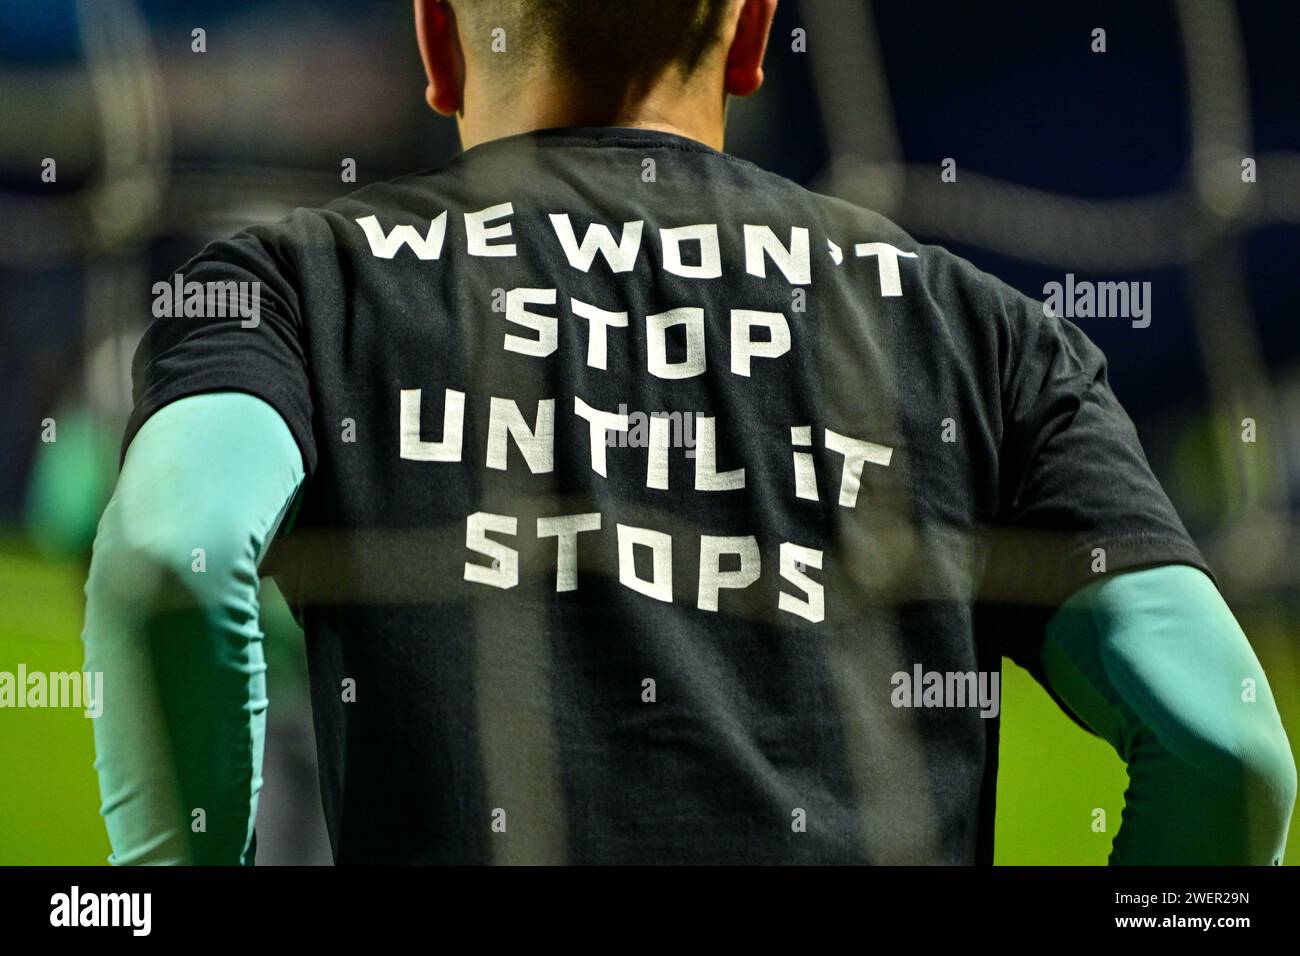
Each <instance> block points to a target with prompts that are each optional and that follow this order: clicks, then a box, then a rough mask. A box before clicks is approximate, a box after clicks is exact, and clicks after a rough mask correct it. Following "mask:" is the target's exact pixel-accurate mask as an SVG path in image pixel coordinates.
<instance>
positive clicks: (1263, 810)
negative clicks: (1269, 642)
mask: <svg viewBox="0 0 1300 956" xmlns="http://www.w3.org/2000/svg"><path fill="white" fill-rule="evenodd" d="M1042 661H1043V668H1044V670H1045V671H1046V674H1047V677H1048V680H1049V682H1050V684H1051V687H1052V689H1053V690H1054V691H1055V692H1056V693H1057V694H1058V695H1059V696H1060V698H1061V699H1062V700H1063V701H1065V703H1066V704H1068V705H1069V707H1070V709H1071V710H1073V711H1074V712H1075V713H1076V714H1077V715H1078V716H1079V718H1080V719H1081V720H1083V722H1084V723H1086V724H1087V725H1088V726H1089V727H1090V728H1092V730H1093V731H1094V732H1096V733H1097V735H1098V736H1100V737H1102V738H1103V739H1105V740H1106V741H1107V742H1109V743H1110V744H1111V745H1112V746H1113V747H1114V748H1115V749H1116V751H1117V752H1118V753H1119V755H1120V757H1121V758H1122V759H1123V760H1124V762H1125V764H1127V766H1128V774H1129V787H1128V790H1127V791H1126V793H1125V795H1124V804H1125V806H1124V818H1123V825H1122V827H1121V828H1120V831H1119V833H1118V834H1117V835H1116V837H1115V843H1114V848H1113V850H1112V853H1111V862H1112V863H1115V864H1135V863H1136V864H1221V865H1227V864H1261V863H1263V864H1267V863H1279V862H1280V861H1281V858H1282V853H1283V850H1284V848H1285V846H1286V835H1287V826H1288V823H1289V821H1290V817H1291V810H1292V806H1293V805H1294V803H1295V796H1296V769H1295V762H1294V760H1293V758H1292V756H1291V752H1290V749H1289V746H1288V742H1287V737H1286V732H1285V731H1284V730H1283V729H1282V723H1281V720H1280V718H1279V716H1278V712H1277V707H1276V705H1275V704H1274V702H1273V695H1272V693H1271V691H1270V690H1269V686H1268V681H1267V680H1266V678H1265V677H1264V672H1263V669H1262V668H1261V667H1260V664H1259V661H1258V660H1257V659H1256V657H1255V654H1254V652H1253V651H1252V650H1251V647H1250V644H1249V642H1248V641H1247V640H1246V637H1245V635H1244V634H1243V633H1242V631H1241V628H1240V627H1239V626H1238V625H1237V622H1236V620H1235V619H1234V618H1233V616H1232V612H1231V611H1230V610H1229V609H1228V606H1227V605H1226V604H1225V603H1224V601H1223V598H1222V597H1220V596H1219V592H1218V590H1217V589H1216V588H1215V587H1214V585H1213V583H1212V582H1211V581H1210V579H1209V578H1208V577H1206V576H1205V575H1204V574H1203V573H1202V572H1200V571H1198V570H1197V569H1195V568H1192V567H1187V566H1182V565H1167V566H1164V567H1157V568H1151V569H1148V570H1144V571H1134V572H1129V573H1126V574H1121V575H1117V576H1114V577H1108V578H1105V579H1104V580H1102V581H1098V582H1097V583H1095V584H1091V585H1089V586H1088V587H1085V588H1083V589H1082V590H1081V591H1079V592H1078V593H1076V594H1075V595H1074V596H1073V597H1072V598H1070V600H1069V601H1067V602H1066V603H1065V604H1064V605H1063V606H1062V607H1061V609H1060V611H1058V612H1057V614H1056V615H1055V616H1054V617H1053V618H1052V621H1051V623H1050V624H1049V625H1048V630H1047V638H1046V641H1045V643H1044V646H1043V656H1042ZM1247 679H1249V680H1250V681H1253V689H1254V697H1253V699H1251V698H1250V695H1249V694H1248V693H1247V687H1248V686H1249V685H1247V684H1246V683H1245V682H1246V681H1247Z"/></svg>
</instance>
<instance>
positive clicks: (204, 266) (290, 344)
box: [122, 227, 316, 475]
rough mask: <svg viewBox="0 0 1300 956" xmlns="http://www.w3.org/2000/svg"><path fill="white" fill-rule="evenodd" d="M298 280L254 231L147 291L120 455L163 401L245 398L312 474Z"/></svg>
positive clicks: (267, 237) (270, 237)
mask: <svg viewBox="0 0 1300 956" xmlns="http://www.w3.org/2000/svg"><path fill="white" fill-rule="evenodd" d="M296 279H297V277H296V274H295V271H294V268H293V265H292V263H291V261H290V260H289V258H288V257H286V256H285V255H284V254H283V253H282V251H281V249H280V248H279V246H278V244H277V241H276V239H275V231H274V227H256V228H253V229H249V230H247V231H245V232H242V233H240V234H238V235H236V236H234V237H233V238H231V239H222V240H218V241H216V242H213V243H211V244H209V245H208V246H207V247H206V248H205V249H204V250H203V251H202V252H200V253H199V255H197V256H196V257H195V258H193V259H191V260H190V261H189V262H187V263H186V264H185V265H184V266H182V267H181V268H180V269H179V270H178V271H177V273H176V274H174V275H173V276H171V277H170V278H169V279H168V280H166V281H165V282H163V283H159V284H157V285H155V286H154V290H153V291H154V316H155V318H154V320H153V323H152V324H151V325H150V326H149V328H148V329H147V331H146V332H145V334H144V337H143V339H141V341H140V345H139V347H138V348H137V349H136V352H135V358H134V360H133V362H132V368H131V377H132V388H133V400H134V409H133V410H132V412H131V416H130V418H129V420H128V422H127V427H126V434H125V436H124V437H123V440H122V455H123V456H125V455H126V449H127V446H129V445H130V443H131V439H132V438H134V437H135V434H136V432H137V431H139V429H140V426H141V425H143V424H144V423H145V421H147V420H148V418H149V416H150V415H152V414H153V413H154V412H156V411H158V409H160V408H162V407H163V406H165V405H167V404H169V403H170V402H174V401H176V400H177V399H181V398H185V397H187V396H190V395H197V394H200V393H204V392H218V391H233V392H245V393H247V394H249V395H254V396H256V397H257V398H260V399H262V400H263V401H264V402H266V403H267V404H269V405H270V406H271V407H272V408H274V409H275V410H276V411H277V412H279V414H280V416H281V417H282V418H283V419H284V421H285V424H287V425H288V426H289V431H290V432H291V433H292V434H293V437H294V440H295V441H296V442H297V443H298V448H299V450H300V451H301V452H302V459H303V464H304V467H305V469H306V471H307V474H308V475H310V474H311V473H312V472H313V470H314V469H315V466H316V444H315V440H314V437H313V432H312V400H311V390H310V387H309V379H308V368H307V359H306V351H305V349H304V334H303V327H302V318H301V310H300V300H299V296H298V293H297V291H296V289H297V288H298V285H297V281H296ZM178 292H179V294H177V293H178Z"/></svg>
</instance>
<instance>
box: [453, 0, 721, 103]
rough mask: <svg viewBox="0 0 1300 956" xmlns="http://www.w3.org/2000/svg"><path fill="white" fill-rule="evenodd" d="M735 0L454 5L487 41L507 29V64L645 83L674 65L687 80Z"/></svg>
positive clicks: (489, 0) (468, 1) (466, 1)
mask: <svg viewBox="0 0 1300 956" xmlns="http://www.w3.org/2000/svg"><path fill="white" fill-rule="evenodd" d="M731 2H732V0H460V2H456V0H452V6H453V7H454V8H455V9H456V11H457V13H459V14H461V16H462V19H465V18H466V17H467V18H468V21H469V22H468V23H465V24H463V25H462V28H465V27H468V28H469V30H471V31H472V33H474V34H481V35H482V36H483V38H484V42H485V43H486V42H489V37H490V34H491V31H492V30H494V29H496V28H497V27H500V28H502V29H504V30H505V36H506V52H505V53H504V54H501V55H502V56H504V57H506V58H507V62H510V61H514V62H515V63H519V62H520V58H519V57H515V56H511V54H512V53H516V52H517V53H520V54H522V56H523V57H524V58H528V57H534V56H537V55H541V56H542V57H544V58H545V60H546V62H547V64H548V66H550V67H552V68H554V69H559V70H563V71H565V72H568V73H570V74H572V75H573V77H574V78H575V79H577V80H580V81H583V82H590V83H601V82H612V81H624V82H626V81H628V80H631V81H634V82H636V81H648V80H650V79H652V78H653V77H655V76H657V75H658V74H660V73H661V72H663V70H664V69H666V68H667V67H669V66H676V67H677V68H678V69H679V71H680V72H681V74H682V75H683V76H689V75H690V74H691V73H692V72H693V71H694V70H695V68H696V67H697V66H699V64H700V61H701V60H702V59H703V58H704V56H705V54H706V53H708V51H709V48H710V47H711V46H713V44H714V43H716V42H717V41H718V40H719V39H721V33H722V24H723V19H724V14H725V13H726V11H727V8H728V7H729V6H730V5H731Z"/></svg>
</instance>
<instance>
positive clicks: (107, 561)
mask: <svg viewBox="0 0 1300 956" xmlns="http://www.w3.org/2000/svg"><path fill="white" fill-rule="evenodd" d="M111 507H112V506H111V505H110V509H111ZM246 549H247V548H246V547H245V546H241V543H240V542H239V541H238V540H237V539H236V538H235V537H234V536H233V535H230V534H221V533H215V534H214V533H212V532H207V533H203V532H199V531H197V530H196V526H194V525H191V524H190V523H188V522H179V521H177V522H166V521H157V520H154V521H152V522H138V521H137V522H134V523H133V524H132V525H130V526H128V525H127V524H126V523H125V522H123V521H121V520H120V516H118V515H114V514H112V513H111V511H110V512H108V513H106V514H105V517H104V520H103V521H102V522H101V524H100V529H99V533H98V534H97V536H96V538H95V544H94V549H93V552H92V556H91V563H90V573H89V576H88V578H87V581H86V599H87V611H88V612H90V611H91V610H92V608H94V609H98V610H102V611H107V612H111V613H112V614H113V615H114V616H115V617H118V618H121V617H138V616H141V615H147V616H155V615H157V614H159V613H163V612H167V611H183V610H195V609H205V608H208V607H211V606H213V605H214V604H216V603H219V602H220V601H221V600H222V597H223V595H228V594H230V593H231V586H232V584H235V583H237V582H238V581H239V579H241V578H243V577H246V578H248V579H249V580H248V582H247V583H248V584H250V585H251V586H252V587H253V588H254V589H255V587H256V569H255V567H254V566H253V564H252V562H251V560H250V561H249V562H247V563H248V565H249V566H248V568H245V567H244V562H242V561H241V556H242V554H243V552H244V551H245V550H246ZM245 572H247V573H245Z"/></svg>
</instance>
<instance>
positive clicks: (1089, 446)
mask: <svg viewBox="0 0 1300 956" xmlns="http://www.w3.org/2000/svg"><path fill="white" fill-rule="evenodd" d="M1002 300H1003V301H1002V306H1003V308H1002V309H1001V315H1002V317H1003V318H1004V319H1005V320H1006V325H1005V326H1004V330H1003V332H1004V338H1003V342H1002V344H1001V346H1000V347H1001V351H1002V362H1001V364H1002V369H1001V376H1000V378H1001V381H1000V387H1001V390H1002V403H1001V404H1002V408H1001V413H1002V445H1001V448H1000V450H999V468H1000V499H1001V501H1000V512H1001V513H1000V516H999V521H998V522H997V526H996V527H995V529H994V530H993V536H994V537H993V540H994V547H993V549H992V560H991V576H992V578H993V581H992V584H991V589H992V591H993V592H995V595H996V598H997V599H998V600H999V601H1000V602H1003V603H1008V604H1010V603H1022V604H1025V605H1029V606H1031V607H1032V608H1033V610H1031V609H1030V608H1029V607H1027V608H1026V609H1025V615H1026V616H1027V617H1028V618H1029V619H1030V620H1034V621H1036V622H1038V623H1041V622H1044V621H1045V620H1046V615H1050V613H1051V612H1053V611H1055V610H1056V608H1058V607H1059V606H1060V604H1061V603H1062V602H1063V601H1065V600H1066V599H1067V598H1068V597H1069V596H1070V595H1071V594H1073V593H1074V592H1075V591H1077V590H1078V589H1080V588H1082V587H1084V586H1086V585H1088V584H1090V583H1092V582H1094V581H1096V580H1098V579H1099V578H1100V577H1101V576H1102V575H1105V574H1114V573H1117V572H1121V571H1129V570H1135V569H1138V568H1144V567H1151V566H1155V565H1162V564H1186V565H1191V566H1193V567H1196V568H1199V569H1200V570H1202V571H1204V572H1205V573H1206V574H1209V575H1210V576H1211V578H1212V577H1213V574H1212V573H1211V571H1210V569H1209V567H1208V565H1207V564H1206V561H1205V558H1204V557H1203V556H1202V555H1201V552H1200V550H1199V549H1198V548H1197V547H1196V545H1195V544H1194V543H1193V542H1192V540H1191V537H1190V536H1189V535H1188V533H1187V530H1186V528H1185V527H1184V526H1183V523H1182V521H1181V520H1180V519H1179V517H1178V514H1177V512H1176V511H1175V510H1174V506H1173V504H1172V503H1171V502H1170V501H1169V497H1168V496H1167V495H1166V494H1165V491H1164V489H1163V488H1162V487H1161V486H1160V482H1159V481H1158V480H1157V479H1156V477H1155V475H1154V474H1153V473H1152V471H1151V466H1150V465H1149V464H1148V462H1147V459H1146V455H1145V454H1144V453H1143V451H1142V445H1141V443H1140V442H1139V440H1138V436H1137V431H1136V429H1135V428H1134V427H1133V423H1132V421H1131V420H1130V419H1129V417H1128V415H1127V413H1125V411H1124V409H1123V407H1122V406H1121V405H1120V403H1119V400H1118V399H1117V398H1116V397H1115V393H1114V392H1113V391H1112V390H1111V387H1110V384H1109V382H1108V381H1107V378H1106V360H1105V356H1104V355H1103V354H1102V352H1101V350H1100V349H1098V348H1097V347H1096V346H1095V345H1094V344H1093V343H1092V342H1091V341H1090V340H1089V339H1088V337H1087V336H1086V335H1085V334H1084V333H1083V331H1082V330H1081V329H1079V328H1078V327H1077V326H1075V325H1074V324H1072V323H1071V322H1069V321H1067V320H1065V319H1062V318H1058V317H1051V316H1047V315H1045V314H1044V312H1043V307H1042V305H1041V304H1039V303H1037V302H1034V301H1033V300H1032V299H1029V298H1028V297H1026V296H1023V295H1021V294H1020V293H1018V292H1015V291H1013V290H1010V289H1006V290H1005V291H1004V292H1003V293H1002ZM1033 631H1034V638H1035V639H1033V640H1031V641H1030V642H1029V644H1028V648H1029V649H1032V648H1033V647H1036V646H1037V638H1038V637H1040V636H1041V631H1040V630H1039V628H1038V627H1034V628H1033ZM1011 656H1012V657H1013V658H1014V659H1016V660H1017V661H1020V657H1021V656H1022V655H1021V654H1016V653H1012V654H1011ZM1030 656H1033V655H1030Z"/></svg>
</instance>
